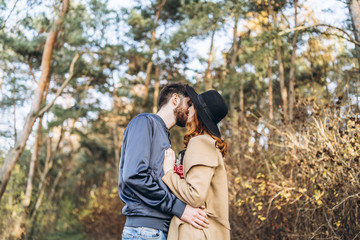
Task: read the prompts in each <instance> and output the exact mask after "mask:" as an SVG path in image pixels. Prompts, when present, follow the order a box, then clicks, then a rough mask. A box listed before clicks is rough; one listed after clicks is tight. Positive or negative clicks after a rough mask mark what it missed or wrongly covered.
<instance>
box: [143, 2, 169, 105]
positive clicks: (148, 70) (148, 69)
mask: <svg viewBox="0 0 360 240" xmlns="http://www.w3.org/2000/svg"><path fill="white" fill-rule="evenodd" d="M158 3H159V6H158V9H157V10H156V14H155V24H154V30H153V32H152V34H151V46H150V57H149V62H148V64H147V66H146V79H145V91H144V98H143V106H142V107H143V111H144V110H145V105H146V102H147V100H148V96H149V87H150V80H151V69H152V65H153V61H152V56H153V54H154V49H155V42H156V28H157V25H158V22H159V18H160V13H161V11H162V9H163V7H164V5H165V3H166V0H158Z"/></svg>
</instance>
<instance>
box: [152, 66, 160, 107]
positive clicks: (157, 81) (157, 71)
mask: <svg viewBox="0 0 360 240" xmlns="http://www.w3.org/2000/svg"><path fill="white" fill-rule="evenodd" d="M159 91H160V69H159V66H156V67H155V89H154V106H153V113H157V111H158V98H159Z"/></svg>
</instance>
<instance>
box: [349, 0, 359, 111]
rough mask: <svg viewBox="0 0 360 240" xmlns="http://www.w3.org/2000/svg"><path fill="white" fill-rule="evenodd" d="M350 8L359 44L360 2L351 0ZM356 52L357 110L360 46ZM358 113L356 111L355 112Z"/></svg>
mask: <svg viewBox="0 0 360 240" xmlns="http://www.w3.org/2000/svg"><path fill="white" fill-rule="evenodd" d="M348 8H349V12H350V16H351V24H352V27H353V31H354V37H355V40H356V41H357V42H359V40H360V1H359V0H349V1H348ZM355 50H356V56H357V60H358V69H359V72H358V80H357V84H356V92H357V98H356V106H357V109H359V102H358V101H359V100H358V98H359V94H358V93H359V91H358V89H359V84H360V46H359V45H356V44H355ZM355 111H356V110H355Z"/></svg>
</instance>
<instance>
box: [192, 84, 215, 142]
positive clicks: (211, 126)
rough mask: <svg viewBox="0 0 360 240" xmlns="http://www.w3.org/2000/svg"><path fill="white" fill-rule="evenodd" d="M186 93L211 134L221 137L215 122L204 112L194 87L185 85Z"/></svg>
mask: <svg viewBox="0 0 360 240" xmlns="http://www.w3.org/2000/svg"><path fill="white" fill-rule="evenodd" d="M186 93H187V94H188V95H189V98H190V99H191V101H192V103H193V104H194V107H195V109H196V112H197V115H198V116H199V117H200V119H201V121H202V122H203V123H204V125H205V126H206V127H207V128H208V129H209V131H210V132H211V134H213V135H215V136H216V137H219V138H221V133H220V130H219V128H218V126H217V124H216V123H214V122H213V121H212V120H211V119H210V117H209V116H208V115H207V113H206V112H205V110H204V108H203V106H202V105H201V104H200V101H199V97H198V94H197V93H196V92H195V90H194V88H192V87H190V86H189V85H186Z"/></svg>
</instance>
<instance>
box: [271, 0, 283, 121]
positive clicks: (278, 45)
mask: <svg viewBox="0 0 360 240" xmlns="http://www.w3.org/2000/svg"><path fill="white" fill-rule="evenodd" d="M271 4H272V3H271V1H270V2H269V5H268V6H269V12H270V15H271V16H272V18H273V23H274V26H275V28H277V19H276V14H275V12H274V11H273V8H272V5H271ZM269 20H270V19H269ZM275 42H276V46H275V52H276V59H277V60H278V65H279V80H280V96H281V100H282V113H283V117H284V120H285V122H287V120H288V99H287V98H288V96H287V90H286V86H285V72H284V65H283V61H282V53H281V45H282V44H281V39H279V38H277V39H276V40H275Z"/></svg>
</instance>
